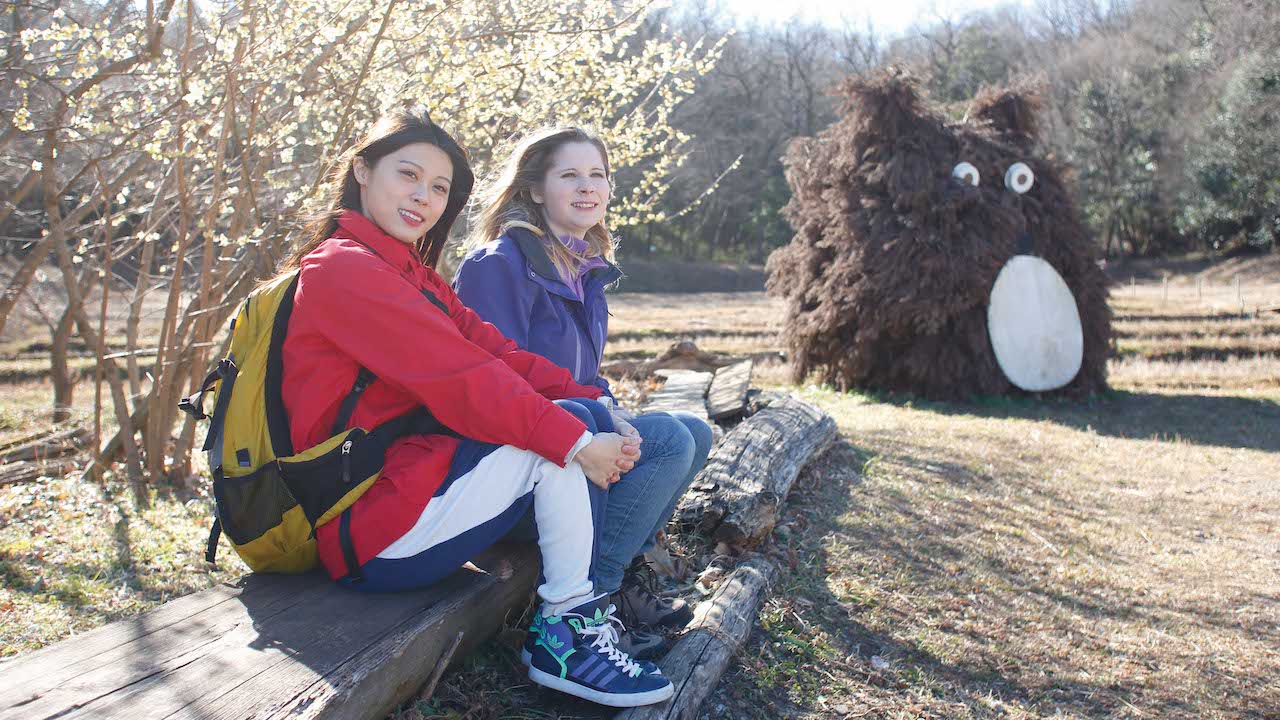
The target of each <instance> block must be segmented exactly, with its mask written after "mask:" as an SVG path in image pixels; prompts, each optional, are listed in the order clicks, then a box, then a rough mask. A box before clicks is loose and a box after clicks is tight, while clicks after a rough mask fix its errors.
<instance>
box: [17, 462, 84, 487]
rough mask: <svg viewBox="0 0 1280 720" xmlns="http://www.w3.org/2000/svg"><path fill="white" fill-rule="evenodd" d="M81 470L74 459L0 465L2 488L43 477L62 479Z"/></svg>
mask: <svg viewBox="0 0 1280 720" xmlns="http://www.w3.org/2000/svg"><path fill="white" fill-rule="evenodd" d="M79 469H80V463H79V462H77V461H76V460H74V459H61V458H60V459H57V460H45V461H32V460H20V461H18V462H12V463H5V464H4V465H0V486H3V485H16V484H18V483H24V482H31V481H32V480H38V479H40V478H42V477H61V476H63V475H66V474H67V473H69V472H71V471H73V470H79Z"/></svg>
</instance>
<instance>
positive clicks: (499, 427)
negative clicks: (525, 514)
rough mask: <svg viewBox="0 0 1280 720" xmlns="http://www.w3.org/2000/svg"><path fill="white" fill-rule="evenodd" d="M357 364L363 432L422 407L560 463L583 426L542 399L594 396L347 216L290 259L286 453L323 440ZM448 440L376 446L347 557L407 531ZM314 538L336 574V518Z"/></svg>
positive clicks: (341, 571) (449, 452) (487, 438)
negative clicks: (292, 291) (373, 472)
mask: <svg viewBox="0 0 1280 720" xmlns="http://www.w3.org/2000/svg"><path fill="white" fill-rule="evenodd" d="M427 293H429V294H430V295H432V296H434V298H435V299H437V300H438V301H439V302H440V303H442V304H443V305H444V307H446V308H448V311H449V313H448V316H446V315H445V313H444V312H443V311H442V310H441V309H440V308H439V307H437V306H436V304H434V303H433V302H432V300H431V299H430V298H429V297H428V296H427ZM360 367H365V368H368V370H369V371H370V372H372V373H373V374H374V375H376V376H377V379H376V380H374V381H373V383H372V384H371V385H369V387H368V389H367V390H365V392H364V394H363V395H362V396H361V398H360V401H359V404H358V405H357V406H356V409H355V413H354V414H353V415H352V417H351V423H350V425H349V426H350V427H362V428H365V429H366V430H367V429H372V428H373V427H375V426H377V425H380V424H382V423H384V422H386V421H387V420H390V419H392V418H395V417H398V416H400V415H402V414H404V413H406V412H409V411H410V410H413V409H414V408H416V407H418V406H421V405H425V406H426V407H427V409H428V410H430V411H431V413H432V415H434V416H435V417H436V419H438V420H439V421H440V422H442V423H444V424H445V425H446V426H448V427H449V428H451V429H452V430H454V431H455V432H457V433H458V434H460V435H463V436H464V437H469V438H474V439H476V440H481V441H484V442H490V443H495V444H500V445H514V446H516V447H518V448H521V449H525V450H532V451H534V452H536V453H538V454H539V455H541V456H542V457H544V458H547V459H548V460H551V461H553V462H555V463H557V464H560V465H563V464H564V459H565V456H566V455H568V453H569V451H570V450H571V449H572V448H573V445H574V444H575V443H576V442H577V440H578V439H579V438H580V437H581V436H582V433H583V432H585V430H586V427H585V426H584V425H583V424H582V422H581V421H580V420H578V419H577V418H575V417H574V416H573V415H572V414H571V413H569V412H567V411H565V410H563V409H561V408H559V407H557V406H556V405H555V404H554V403H552V402H551V400H554V399H560V398H568V397H588V398H596V397H599V396H600V394H601V393H600V389H599V388H597V387H594V386H589V385H585V386H584V385H578V384H577V383H575V382H573V379H572V377H571V376H570V375H569V373H568V371H566V370H564V369H562V368H560V367H559V366H557V365H554V364H552V363H551V362H549V361H547V360H545V359H543V358H542V357H541V356H539V355H536V354H534V353H530V352H526V351H524V350H520V349H519V348H518V347H517V346H516V344H515V343H514V342H512V341H511V340H508V339H507V338H506V337H504V336H503V335H502V333H500V332H498V330H497V329H495V328H494V327H493V326H492V325H490V324H488V323H486V322H484V321H483V320H481V319H480V318H479V316H477V315H476V314H475V313H473V312H472V311H471V310H469V309H468V308H467V307H466V306H465V305H463V304H462V302H461V301H460V300H458V296H457V295H455V294H454V292H453V290H452V289H451V288H450V287H449V283H447V282H445V281H444V280H443V279H441V277H440V276H439V275H437V274H436V272H435V271H434V270H431V269H430V268H428V267H426V266H424V265H423V264H422V261H421V259H420V258H419V257H418V255H417V253H416V252H414V250H413V249H412V248H410V247H409V246H408V245H405V244H404V243H402V242H400V241H399V240H396V239H395V238H393V237H391V236H389V235H387V234H385V233H383V232H382V230H380V229H379V228H378V226H377V225H375V224H374V223H373V222H372V221H370V220H368V219H367V218H365V217H364V216H362V215H360V214H359V213H356V212H353V211H348V212H347V213H346V214H344V215H343V216H342V217H341V218H340V219H339V221H338V230H337V232H335V233H334V235H333V237H331V238H329V239H328V240H326V241H325V242H323V243H321V244H320V246H319V247H318V248H316V249H315V250H314V251H312V252H311V253H310V254H308V255H307V256H306V257H304V258H303V259H302V270H301V273H300V274H299V279H298V289H297V294H296V295H295V296H294V308H293V315H292V316H291V317H290V320H289V330H288V333H287V335H286V336H285V342H284V379H283V386H282V388H281V393H282V395H283V396H284V405H285V410H286V411H287V413H288V415H289V428H290V431H291V436H292V438H293V446H294V449H295V450H296V451H298V452H301V451H302V450H304V449H306V448H309V447H312V446H314V445H316V444H318V443H320V442H322V441H323V440H325V439H327V438H328V437H329V436H330V434H331V433H330V430H332V425H333V422H334V420H335V419H336V418H337V415H338V407H339V405H340V404H341V403H342V400H343V398H344V397H346V395H347V393H348V392H349V391H350V390H351V386H352V384H353V383H354V382H355V378H356V374H357V373H358V372H359V369H360ZM457 446H458V440H457V439H456V438H453V437H451V436H447V435H412V436H408V437H404V438H401V439H399V440H397V441H396V442H395V443H394V444H393V445H392V446H391V447H390V448H389V449H388V450H387V456H386V465H385V467H384V468H383V471H382V475H381V477H379V478H378V480H377V481H376V482H375V483H374V484H373V486H372V487H371V488H370V489H369V490H368V492H366V493H365V494H364V495H363V496H361V497H360V499H359V500H358V501H357V502H356V504H355V505H354V506H353V508H352V514H351V535H352V540H353V542H354V545H355V549H356V556H357V559H358V561H359V562H360V563H361V564H364V563H365V562H367V561H368V560H370V559H371V558H373V557H375V556H376V555H377V554H378V553H380V552H382V550H384V549H385V548H386V547H387V546H388V545H390V544H391V543H393V542H395V541H396V540H397V539H399V538H400V536H401V535H403V534H404V533H406V532H408V530H409V529H410V528H411V527H413V524H414V523H415V522H416V521H417V519H418V516H419V515H421V514H422V510H423V508H425V507H426V506H427V503H428V502H430V500H431V496H432V495H433V494H434V493H435V491H436V489H437V488H439V487H440V485H441V483H443V482H444V479H445V476H446V475H447V474H448V472H449V463H450V461H451V460H452V459H453V454H454V450H455V449H457ZM316 540H317V543H318V545H319V550H320V560H321V562H322V563H324V566H325V568H326V569H328V571H329V574H330V575H331V576H332V577H334V578H339V577H342V576H343V575H345V574H346V563H345V561H344V560H343V554H342V550H341V548H340V547H339V544H338V523H337V522H330V523H327V524H325V525H323V526H321V527H320V528H319V529H318V530H317V533H316Z"/></svg>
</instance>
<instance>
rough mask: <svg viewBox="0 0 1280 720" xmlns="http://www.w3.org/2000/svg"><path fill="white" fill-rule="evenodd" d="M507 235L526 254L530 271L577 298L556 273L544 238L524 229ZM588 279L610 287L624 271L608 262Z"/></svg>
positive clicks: (517, 229) (511, 229)
mask: <svg viewBox="0 0 1280 720" xmlns="http://www.w3.org/2000/svg"><path fill="white" fill-rule="evenodd" d="M507 234H509V235H510V236H511V239H512V240H515V241H516V244H517V245H519V246H520V252H521V253H523V254H524V257H525V260H526V261H528V263H529V269H530V270H532V271H534V272H535V273H537V274H538V275H540V276H541V277H542V278H543V279H545V280H548V281H550V282H554V283H557V284H558V285H560V286H561V287H564V289H565V291H566V292H568V293H569V296H570V297H576V296H574V295H573V292H572V291H570V290H569V288H568V287H567V286H565V284H564V280H562V279H561V277H560V273H559V272H558V271H556V265H555V263H553V262H551V256H550V255H548V254H547V248H546V245H544V244H543V240H542V238H540V237H538V236H537V235H534V234H533V232H532V231H531V230H528V229H526V228H522V227H513V228H508V229H507ZM587 277H588V278H590V279H592V280H595V279H600V280H602V281H603V282H602V284H603V285H608V284H610V283H613V282H616V281H617V280H618V279H619V278H621V277H622V271H621V270H619V269H618V266H617V265H614V264H613V263H611V262H609V261H608V260H606V261H605V263H604V267H599V268H596V269H595V270H592V271H591V272H589V273H587Z"/></svg>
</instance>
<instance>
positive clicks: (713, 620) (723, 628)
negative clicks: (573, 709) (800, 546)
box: [615, 555, 778, 720]
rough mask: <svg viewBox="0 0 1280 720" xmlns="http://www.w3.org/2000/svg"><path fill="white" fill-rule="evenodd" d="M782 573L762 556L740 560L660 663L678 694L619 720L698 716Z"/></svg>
mask: <svg viewBox="0 0 1280 720" xmlns="http://www.w3.org/2000/svg"><path fill="white" fill-rule="evenodd" d="M777 575H778V567H777V565H776V564H774V563H773V561H771V560H769V559H767V558H765V557H763V556H761V555H755V556H751V557H749V558H745V559H743V561H742V562H739V563H738V566H737V567H736V568H734V570H733V572H731V573H730V574H729V576H728V577H726V578H725V579H724V580H723V581H722V582H721V583H720V586H719V587H717V588H716V591H715V592H714V593H713V594H712V595H711V597H710V598H708V599H707V600H705V601H703V602H702V603H700V604H699V605H698V607H697V609H696V610H694V612H693V620H692V621H690V623H689V625H688V628H687V629H686V630H685V632H684V634H683V635H682V636H681V637H680V640H679V641H678V642H677V643H676V645H675V647H673V648H672V649H671V651H670V652H668V653H667V655H666V657H664V658H663V659H662V661H661V662H660V663H658V665H659V667H661V668H662V674H663V675H666V676H667V677H668V678H670V679H671V682H672V684H673V685H675V694H674V695H672V696H671V698H670V699H669V700H667V701H666V702H662V703H658V704H656V705H648V706H645V707H639V708H632V709H630V710H626V711H624V712H621V713H619V714H618V715H616V716H615V718H616V720H659V719H661V720H692V718H694V717H696V716H697V714H698V708H699V707H700V706H701V705H702V702H703V701H704V700H706V699H707V696H708V695H710V694H711V693H712V692H713V691H714V690H715V689H716V685H717V684H718V683H719V682H720V676H721V675H723V674H724V671H725V670H726V669H727V668H728V667H729V663H730V662H732V661H733V658H734V657H735V656H736V655H737V653H738V651H739V649H741V647H742V645H743V643H745V642H746V640H747V636H748V635H750V634H751V628H752V626H753V625H754V624H755V617H756V607H757V606H758V605H759V604H760V600H761V597H762V596H763V595H764V593H765V591H766V590H767V589H768V587H769V585H770V584H771V583H772V582H773V580H774V578H776V577H777Z"/></svg>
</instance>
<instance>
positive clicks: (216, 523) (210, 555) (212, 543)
mask: <svg viewBox="0 0 1280 720" xmlns="http://www.w3.org/2000/svg"><path fill="white" fill-rule="evenodd" d="M220 537H222V521H221V520H219V519H218V518H216V517H215V518H214V519H213V525H212V526H211V527H210V528H209V541H208V542H206V543H205V547H204V561H205V562H207V563H209V564H210V565H215V566H216V565H217V564H218V561H217V558H218V538H220Z"/></svg>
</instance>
